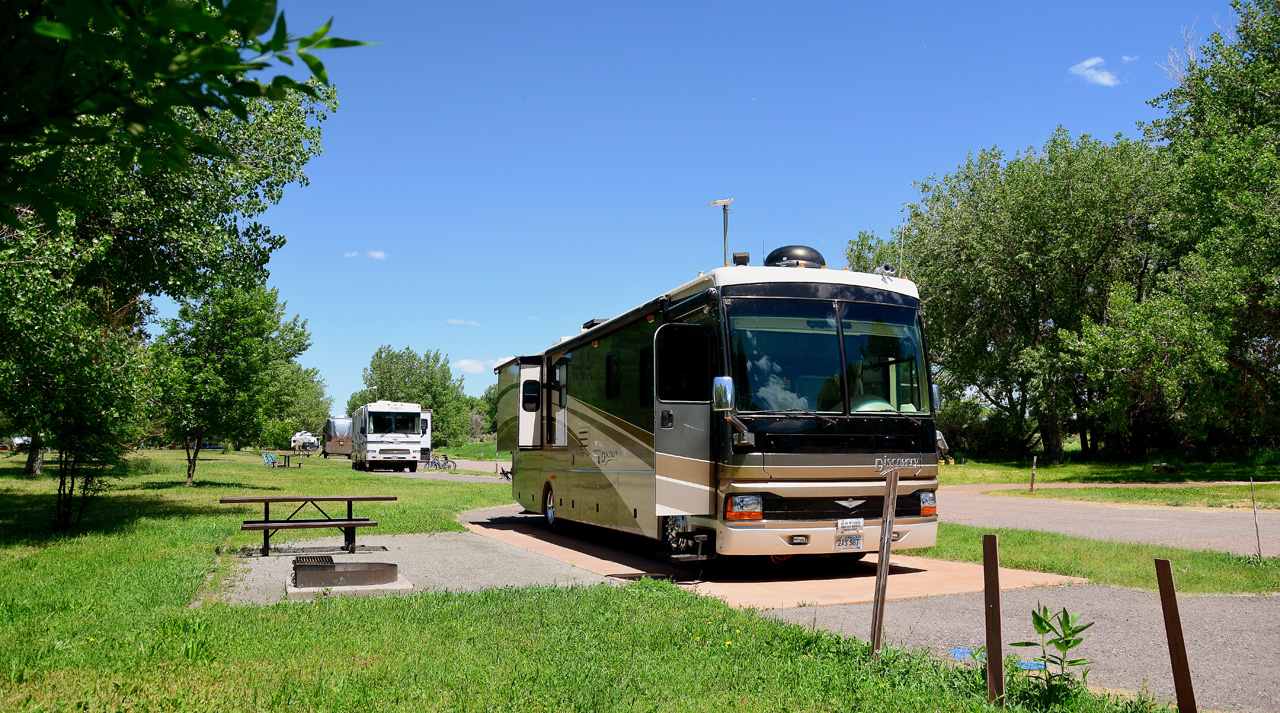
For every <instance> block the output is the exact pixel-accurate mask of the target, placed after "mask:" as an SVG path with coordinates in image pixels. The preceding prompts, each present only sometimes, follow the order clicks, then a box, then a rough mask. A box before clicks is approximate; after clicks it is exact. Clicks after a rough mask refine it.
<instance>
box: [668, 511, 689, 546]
mask: <svg viewBox="0 0 1280 713" xmlns="http://www.w3.org/2000/svg"><path fill="white" fill-rule="evenodd" d="M688 530H689V517H688V516H687V515H668V516H666V517H664V518H662V541H663V542H665V543H666V544H667V551H668V552H683V551H685V550H687V549H689V541H688V540H682V539H680V538H679V537H678V535H679V534H680V533H681V532H688Z"/></svg>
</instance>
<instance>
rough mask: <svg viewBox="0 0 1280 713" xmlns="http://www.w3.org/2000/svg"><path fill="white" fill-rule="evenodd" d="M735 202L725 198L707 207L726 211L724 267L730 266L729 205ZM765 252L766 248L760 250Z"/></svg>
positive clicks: (712, 202)
mask: <svg viewBox="0 0 1280 713" xmlns="http://www.w3.org/2000/svg"><path fill="white" fill-rule="evenodd" d="M732 202H733V199H732V198H724V199H721V200H718V201H711V202H710V203H708V204H707V205H711V206H716V205H718V206H720V208H721V209H723V210H724V266H725V267H728V266H729V204H730V203H732ZM760 249H761V250H763V249H764V248H760Z"/></svg>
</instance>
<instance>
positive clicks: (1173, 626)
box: [1156, 559, 1196, 713]
mask: <svg viewBox="0 0 1280 713" xmlns="http://www.w3.org/2000/svg"><path fill="white" fill-rule="evenodd" d="M1156 581H1157V582H1158V583H1159V584H1160V607H1161V608H1162V609H1163V610H1164V631H1165V635H1166V636H1167V637H1168V639H1169V660H1170V661H1171V662H1172V663H1173V688H1174V691H1175V692H1176V694H1177V698H1178V713H1196V694H1195V691H1194V690H1192V688H1191V666H1190V664H1188V662H1187V644H1186V642H1184V641H1183V640H1182V617H1181V616H1180V615H1179V614H1178V595H1177V594H1176V593H1175V592H1174V590H1173V569H1172V568H1171V567H1170V566H1169V560H1162V559H1158V560H1156Z"/></svg>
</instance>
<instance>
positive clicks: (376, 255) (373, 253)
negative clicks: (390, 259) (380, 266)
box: [369, 250, 387, 260]
mask: <svg viewBox="0 0 1280 713" xmlns="http://www.w3.org/2000/svg"><path fill="white" fill-rule="evenodd" d="M369 257H371V258H373V259H374V260H386V259H387V254H386V253H384V252H382V251H381V250H370V251H369Z"/></svg>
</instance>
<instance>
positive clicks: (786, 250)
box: [764, 245, 827, 267]
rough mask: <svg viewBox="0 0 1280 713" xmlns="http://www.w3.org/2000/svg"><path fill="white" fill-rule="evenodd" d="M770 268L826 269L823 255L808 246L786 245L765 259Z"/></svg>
mask: <svg viewBox="0 0 1280 713" xmlns="http://www.w3.org/2000/svg"><path fill="white" fill-rule="evenodd" d="M764 264H765V265H767V266H769V267H825V266H826V264H827V261H826V260H823V259H822V253H820V252H818V251H817V250H814V249H813V248H811V247H809V246H807V245H784V246H782V247H780V248H778V249H776V250H774V251H773V252H771V253H769V256H768V257H766V258H765V259H764Z"/></svg>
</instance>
